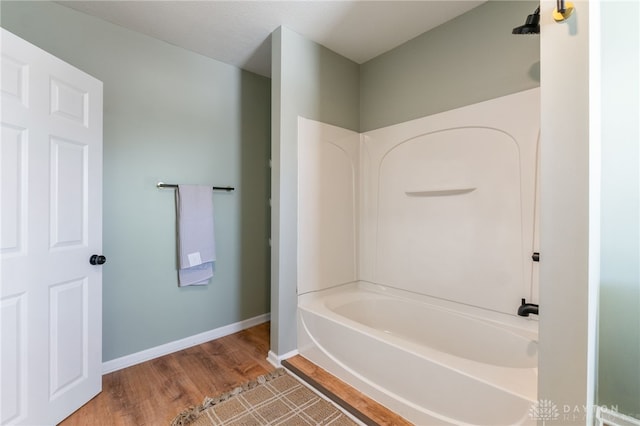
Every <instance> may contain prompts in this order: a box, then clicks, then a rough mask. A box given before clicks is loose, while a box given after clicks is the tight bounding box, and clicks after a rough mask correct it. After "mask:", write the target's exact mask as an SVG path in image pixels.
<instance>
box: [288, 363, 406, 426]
mask: <svg viewBox="0 0 640 426" xmlns="http://www.w3.org/2000/svg"><path fill="white" fill-rule="evenodd" d="M282 365H284V366H285V367H287V368H289V369H290V370H291V371H293V372H294V373H295V374H297V375H298V376H300V377H302V378H303V379H305V381H306V382H307V383H309V384H311V385H312V386H314V387H315V388H316V389H318V390H320V391H321V392H323V393H325V392H326V394H327V395H328V396H329V398H330V399H331V400H333V401H334V402H336V403H337V404H338V405H342V406H343V407H344V408H345V410H346V411H348V412H350V413H352V414H353V415H354V416H355V417H356V418H358V419H360V420H361V421H362V422H363V423H365V424H367V425H381V426H410V425H412V424H413V423H410V422H408V421H407V420H405V419H404V418H402V417H400V416H399V415H397V414H396V413H394V412H393V411H390V410H388V409H387V408H385V407H383V406H382V405H380V404H378V403H377V402H375V401H374V400H372V399H371V398H369V397H367V396H365V395H364V394H363V393H360V392H359V391H357V390H355V389H354V388H352V387H351V386H349V385H347V384H346V383H344V382H343V381H341V380H339V379H337V378H336V377H334V376H332V375H331V374H329V373H327V372H326V371H325V370H323V369H322V368H320V367H318V366H317V365H315V364H313V363H312V362H311V361H309V360H308V359H306V358H304V357H302V356H300V355H296V356H294V357H292V358H289V359H287V360H284V361H283V362H282ZM343 404H346V405H343Z"/></svg>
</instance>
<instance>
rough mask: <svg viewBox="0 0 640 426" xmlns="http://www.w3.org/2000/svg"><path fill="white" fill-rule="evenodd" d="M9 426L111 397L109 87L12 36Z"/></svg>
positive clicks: (5, 140) (5, 212)
mask: <svg viewBox="0 0 640 426" xmlns="http://www.w3.org/2000/svg"><path fill="white" fill-rule="evenodd" d="M1 35H2V39H1V42H2V86H1V88H2V92H1V93H2V94H1V100H2V117H1V126H2V141H1V143H0V154H1V155H2V159H1V165H2V170H1V177H2V182H1V186H0V194H1V202H2V206H1V207H2V208H1V211H2V213H1V221H0V224H1V228H0V241H1V246H0V261H1V262H2V263H1V266H2V271H1V292H0V301H1V304H0V314H1V316H2V336H1V344H2V348H1V350H2V358H1V359H2V388H1V398H2V410H1V412H0V422H1V423H2V424H8V423H10V424H55V423H58V422H60V421H61V420H62V419H64V418H65V417H67V416H68V415H69V414H71V413H72V412H73V411H75V410H76V409H78V408H79V407H80V406H81V405H82V404H84V403H85V402H86V401H88V400H89V399H91V398H92V397H93V396H95V395H96V394H97V393H98V392H99V391H100V389H101V365H102V272H101V267H100V266H94V265H90V264H89V258H90V257H91V255H92V254H94V253H101V252H102V250H101V249H102V83H101V82H99V81H98V80H96V79H95V78H93V77H91V76H89V75H87V74H85V73H83V72H82V71H80V70H78V69H76V68H74V67H72V66H70V65H69V64H66V63H64V62H62V61H60V60H59V59H57V58H55V57H53V56H51V55H50V54H48V53H46V52H44V51H43V50H41V49H39V48H37V47H35V46H33V45H31V44H29V43H27V42H25V41H24V40H21V39H19V38H18V37H16V36H14V35H13V34H11V33H9V32H7V31H5V30H4V29H2V33H1Z"/></svg>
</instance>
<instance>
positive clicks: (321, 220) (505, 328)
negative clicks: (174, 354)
mask: <svg viewBox="0 0 640 426" xmlns="http://www.w3.org/2000/svg"><path fill="white" fill-rule="evenodd" d="M539 120H540V112H539V89H533V90H527V91H524V92H520V93H516V94H513V95H509V96H505V97H502V98H498V99H494V100H490V101H487V102H482V103H480V104H475V105H470V106H467V107H464V108H459V109H456V110H453V111H447V112H444V113H440V114H436V115H433V116H429V117H424V118H420V119H417V120H413V121H410V122H407V123H402V124H398V125H394V126H390V127H386V128H383V129H378V130H374V131H371V132H368V133H366V134H362V135H358V134H356V133H354V132H351V131H347V130H344V129H340V128H337V127H334V126H328V125H325V124H322V123H317V122H313V121H310V120H306V119H302V118H300V119H299V126H298V127H299V133H298V134H299V150H298V155H299V158H298V182H299V187H298V191H299V192H298V197H299V198H298V220H299V224H298V229H299V240H298V294H299V324H298V326H299V327H298V342H299V351H300V353H301V354H302V355H303V356H305V357H307V358H309V359H310V360H312V361H314V362H316V363H318V364H319V365H320V366H322V367H323V368H325V369H327V370H328V371H329V372H331V373H333V374H335V375H337V376H338V377H340V378H342V379H343V380H345V381H346V382H347V383H349V384H351V385H353V386H355V387H357V388H359V389H361V390H363V391H365V393H370V396H372V397H373V398H374V399H377V400H379V401H381V402H382V401H384V402H383V404H384V405H387V406H388V407H389V408H391V409H392V410H394V411H396V412H398V413H399V414H401V415H403V416H405V417H406V418H407V419H408V420H411V421H414V422H416V423H418V424H424V423H427V424H429V423H433V422H449V423H466V424H516V423H519V424H524V423H528V422H531V421H532V419H531V418H529V417H528V410H529V408H530V407H531V404H532V403H533V402H535V400H536V394H537V391H536V383H537V316H536V315H531V316H530V317H527V318H523V317H519V316H517V315H516V312H517V309H518V306H519V305H520V301H521V299H523V298H524V299H526V301H527V302H531V303H537V301H538V285H537V273H538V271H537V267H538V264H537V263H536V262H533V261H532V259H531V255H532V253H533V252H537V251H538V239H537V211H538V206H537V203H536V200H537V184H536V182H537V170H538V138H539V127H540V126H539ZM541 256H542V258H544V253H543V254H542V255H541ZM353 283H359V284H353ZM383 296H384V297H383ZM387 297H388V298H387ZM542 309H543V311H544V307H543V308H542ZM383 321H386V322H383ZM345 342H348V343H345ZM389 363H392V364H393V366H394V369H395V368H398V369H399V370H401V372H400V373H399V374H398V375H396V374H391V372H394V373H395V370H394V369H391V370H389V369H388V368H387V367H388V366H389ZM427 382H428V384H425V383H427ZM420 389H423V390H422V391H420ZM425 416H426V417H425Z"/></svg>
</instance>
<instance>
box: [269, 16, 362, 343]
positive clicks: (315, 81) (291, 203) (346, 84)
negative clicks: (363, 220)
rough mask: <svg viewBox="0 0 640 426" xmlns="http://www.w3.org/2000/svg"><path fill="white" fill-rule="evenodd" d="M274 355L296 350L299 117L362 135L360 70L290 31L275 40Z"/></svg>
mask: <svg viewBox="0 0 640 426" xmlns="http://www.w3.org/2000/svg"><path fill="white" fill-rule="evenodd" d="M271 66H272V74H271V75H272V81H273V85H272V86H273V87H272V95H271V96H272V112H271V113H272V129H273V133H272V148H271V151H272V160H273V171H272V189H271V192H272V217H273V220H272V231H271V232H272V235H273V238H272V263H271V265H272V267H271V282H273V283H278V284H277V285H273V286H272V288H271V299H272V310H271V311H272V315H271V321H272V324H271V351H272V353H273V354H275V355H278V356H280V355H283V354H285V353H287V352H290V351H292V350H294V349H296V348H297V346H296V306H297V298H296V296H297V293H296V282H297V268H296V259H297V238H298V234H297V225H296V224H297V185H298V180H297V174H298V171H297V167H298V161H297V158H298V150H297V144H298V136H297V135H298V116H303V117H306V118H310V119H313V120H318V121H323V122H325V123H329V124H333V125H335V126H340V127H344V128H347V129H352V130H357V129H358V126H359V120H360V118H359V84H358V78H359V74H358V73H359V66H358V65H357V64H356V63H355V62H352V61H350V60H348V59H346V58H344V57H342V56H340V55H338V54H336V53H335V52H332V51H331V50H329V49H327V48H325V47H323V46H320V45H319V44H316V43H314V42H312V41H309V40H307V39H305V38H304V37H302V36H300V35H299V34H297V33H295V32H293V31H291V30H289V29H287V28H283V27H281V28H278V29H277V30H276V31H275V32H274V33H273V34H272V65H271Z"/></svg>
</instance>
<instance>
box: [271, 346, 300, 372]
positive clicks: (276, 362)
mask: <svg viewBox="0 0 640 426" xmlns="http://www.w3.org/2000/svg"><path fill="white" fill-rule="evenodd" d="M296 355H298V350H297V349H295V350H293V351H291V352H287V353H285V354H283V355H276V354H275V352H273V351H269V354H268V355H267V361H269V363H271V365H273V366H274V367H276V368H278V367H282V364H281V363H280V362H281V361H282V360H283V359H287V358H291V357H292V356H296Z"/></svg>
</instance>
